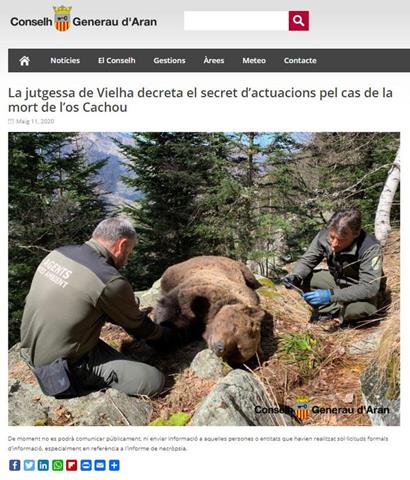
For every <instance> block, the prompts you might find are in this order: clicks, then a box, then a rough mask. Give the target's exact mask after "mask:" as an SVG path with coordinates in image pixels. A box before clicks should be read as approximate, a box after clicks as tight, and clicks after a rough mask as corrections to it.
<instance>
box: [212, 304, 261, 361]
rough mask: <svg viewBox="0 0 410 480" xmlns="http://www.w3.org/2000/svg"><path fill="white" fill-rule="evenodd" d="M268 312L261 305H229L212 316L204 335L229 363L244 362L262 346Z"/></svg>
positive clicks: (216, 352) (213, 349)
mask: <svg viewBox="0 0 410 480" xmlns="http://www.w3.org/2000/svg"><path fill="white" fill-rule="evenodd" d="M264 316H265V312H264V310H262V309H261V308H259V307H250V306H247V305H243V304H235V305H225V306H223V307H222V308H221V309H220V310H219V311H218V313H217V314H216V315H215V317H213V318H212V319H209V320H208V324H207V326H206V329H205V332H204V335H203V337H204V339H205V340H206V342H207V344H208V347H209V348H210V349H211V350H212V351H213V352H214V353H215V354H216V355H218V357H222V358H223V359H224V360H226V361H227V362H229V363H234V364H238V363H244V362H246V361H248V360H249V359H250V358H252V357H253V356H254V355H255V353H256V352H257V350H258V347H259V345H260V340H261V323H262V320H263V317H264Z"/></svg>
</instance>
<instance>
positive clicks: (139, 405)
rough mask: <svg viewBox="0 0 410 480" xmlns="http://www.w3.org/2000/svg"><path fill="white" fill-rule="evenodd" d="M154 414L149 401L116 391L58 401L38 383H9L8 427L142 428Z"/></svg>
mask: <svg viewBox="0 0 410 480" xmlns="http://www.w3.org/2000/svg"><path fill="white" fill-rule="evenodd" d="M151 415H152V406H151V405H150V403H149V402H147V401H143V400H141V399H138V398H135V397H129V396H128V395H126V394H125V393H121V392H118V391H117V390H113V389H109V390H107V391H106V392H102V391H101V392H94V393H90V394H89V395H86V396H83V397H78V398H71V399H64V400H61V399H60V400H57V399H55V398H54V397H47V396H45V395H44V394H43V393H42V392H41V390H40V388H39V386H38V385H37V384H26V383H22V382H20V381H19V380H12V381H11V382H10V384H9V425H25V426H31V425H67V424H68V425H82V426H93V425H99V426H106V425H116V426H120V425H134V426H143V425H147V424H148V423H149V422H150V420H151Z"/></svg>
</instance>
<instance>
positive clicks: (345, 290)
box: [283, 208, 385, 324]
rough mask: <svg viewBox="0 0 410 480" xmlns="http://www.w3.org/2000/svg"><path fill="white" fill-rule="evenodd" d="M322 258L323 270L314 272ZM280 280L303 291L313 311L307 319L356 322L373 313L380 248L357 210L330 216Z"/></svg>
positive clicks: (380, 284)
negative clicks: (326, 223) (302, 253)
mask: <svg viewBox="0 0 410 480" xmlns="http://www.w3.org/2000/svg"><path fill="white" fill-rule="evenodd" d="M324 258H325V259H326V260H327V264H328V268H329V270H319V271H317V270H314V268H315V267H316V266H317V265H318V264H319V263H320V262H321V261H322V260H323V259H324ZM283 282H284V284H285V287H287V288H291V287H292V286H295V287H298V288H299V287H301V288H302V289H303V290H304V292H305V293H304V294H303V297H304V299H305V300H306V301H307V302H308V303H309V304H311V305H312V306H313V307H314V311H313V314H312V317H311V321H316V320H323V319H327V318H332V317H333V318H336V317H338V319H339V323H340V324H343V323H349V322H356V321H358V320H362V319H364V318H366V317H370V316H372V315H374V314H375V313H376V312H377V309H378V300H379V299H380V298H381V297H382V295H381V294H383V293H384V290H385V278H384V274H383V268H382V251H381V247H380V245H379V243H378V242H377V240H376V239H375V237H373V236H372V235H369V234H368V233H366V232H365V231H364V230H362V228H361V214H360V212H359V211H357V210H355V209H353V208H350V209H346V210H342V211H339V212H336V213H335V214H334V215H333V216H332V218H331V219H330V221H329V224H328V226H327V228H326V229H323V230H321V231H320V232H319V233H318V234H317V235H316V237H315V238H314V240H313V241H312V243H311V244H310V246H309V248H308V250H307V251H306V253H305V254H304V255H303V256H302V257H301V258H300V259H299V260H298V262H297V263H296V265H295V267H294V269H293V272H292V274H290V275H287V276H286V277H285V278H284V279H283Z"/></svg>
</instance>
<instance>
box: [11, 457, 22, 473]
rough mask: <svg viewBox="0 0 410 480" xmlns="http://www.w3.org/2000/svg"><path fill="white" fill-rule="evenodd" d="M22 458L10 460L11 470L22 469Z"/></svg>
mask: <svg viewBox="0 0 410 480" xmlns="http://www.w3.org/2000/svg"><path fill="white" fill-rule="evenodd" d="M20 467H21V466H20V460H9V470H10V471H12V472H18V471H19V470H20Z"/></svg>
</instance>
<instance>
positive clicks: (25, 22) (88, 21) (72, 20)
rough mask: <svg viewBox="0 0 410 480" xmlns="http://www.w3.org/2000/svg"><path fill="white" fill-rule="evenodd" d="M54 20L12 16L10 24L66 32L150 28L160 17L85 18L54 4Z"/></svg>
mask: <svg viewBox="0 0 410 480" xmlns="http://www.w3.org/2000/svg"><path fill="white" fill-rule="evenodd" d="M53 10H54V21H53V19H52V18H50V17H46V16H44V17H42V18H20V17H12V18H11V19H10V24H11V26H12V27H52V26H54V27H55V29H56V30H57V31H59V32H66V31H67V30H69V29H70V27H77V28H78V27H132V28H144V27H146V28H149V27H157V26H158V19H156V18H143V17H121V18H94V17H91V18H89V17H88V18H84V17H72V16H71V10H72V7H71V6H70V7H66V6H65V5H60V6H54V7H53Z"/></svg>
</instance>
